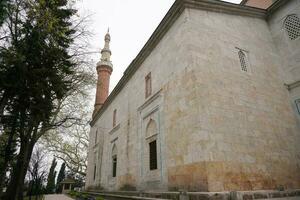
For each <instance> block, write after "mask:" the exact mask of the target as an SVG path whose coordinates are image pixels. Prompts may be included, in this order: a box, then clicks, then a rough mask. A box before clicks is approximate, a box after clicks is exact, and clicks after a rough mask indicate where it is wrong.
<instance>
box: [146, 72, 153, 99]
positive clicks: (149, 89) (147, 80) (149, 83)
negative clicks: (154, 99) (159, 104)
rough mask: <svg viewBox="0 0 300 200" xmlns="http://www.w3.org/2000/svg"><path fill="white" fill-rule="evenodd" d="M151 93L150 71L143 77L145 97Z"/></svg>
mask: <svg viewBox="0 0 300 200" xmlns="http://www.w3.org/2000/svg"><path fill="white" fill-rule="evenodd" d="M151 93H152V85H151V72H150V73H149V74H148V75H147V76H146V77H145V97H146V98H147V97H149V96H150V95H151Z"/></svg>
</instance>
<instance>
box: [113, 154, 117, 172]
mask: <svg viewBox="0 0 300 200" xmlns="http://www.w3.org/2000/svg"><path fill="white" fill-rule="evenodd" d="M112 161H113V169H112V170H113V171H112V177H116V176H117V155H114V156H113V157H112Z"/></svg>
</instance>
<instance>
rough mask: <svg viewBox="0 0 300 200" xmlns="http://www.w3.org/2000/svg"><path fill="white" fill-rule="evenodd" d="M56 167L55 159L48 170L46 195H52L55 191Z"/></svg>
mask: <svg viewBox="0 0 300 200" xmlns="http://www.w3.org/2000/svg"><path fill="white" fill-rule="evenodd" d="M56 165H57V162H56V159H55V158H54V159H53V160H52V164H51V167H50V170H49V174H48V179H47V186H46V193H47V194H53V193H54V191H55V177H56V171H55V167H56Z"/></svg>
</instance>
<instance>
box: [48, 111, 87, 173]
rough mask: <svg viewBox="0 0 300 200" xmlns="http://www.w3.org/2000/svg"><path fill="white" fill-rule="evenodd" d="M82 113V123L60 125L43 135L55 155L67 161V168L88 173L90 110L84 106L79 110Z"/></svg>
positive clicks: (73, 171)
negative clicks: (68, 125) (86, 110)
mask: <svg viewBox="0 0 300 200" xmlns="http://www.w3.org/2000/svg"><path fill="white" fill-rule="evenodd" d="M78 111H79V112H82V113H81V121H80V123H77V124H74V125H73V126H71V127H60V128H58V129H55V130H53V131H51V133H50V132H49V133H50V134H46V135H45V136H44V137H43V144H44V145H45V147H46V148H47V149H48V150H49V151H50V152H52V153H53V154H54V156H55V157H56V158H58V159H60V160H62V161H63V162H65V163H66V166H67V168H68V169H69V170H70V171H72V173H74V174H78V175H80V176H83V177H84V176H85V175H86V169H87V149H88V142H89V137H88V134H89V124H88V119H89V117H90V116H91V115H90V113H89V112H84V108H81V109H79V110H78Z"/></svg>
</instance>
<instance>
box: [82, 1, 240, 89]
mask: <svg viewBox="0 0 300 200" xmlns="http://www.w3.org/2000/svg"><path fill="white" fill-rule="evenodd" d="M228 1H229V2H232V3H239V2H240V1H241V0H228ZM173 3H174V0H80V1H79V2H78V3H77V6H78V9H79V14H80V15H81V16H84V15H87V14H88V15H90V21H91V22H90V27H89V28H90V31H91V32H92V33H93V36H92V38H91V51H99V52H100V49H101V48H102V47H103V45H104V35H105V33H106V31H107V28H108V27H109V29H110V34H111V51H112V57H111V59H112V63H113V69H114V70H113V73H112V75H111V81H110V91H112V89H113V88H114V87H115V85H116V84H117V83H118V81H119V80H120V78H121V77H122V75H123V72H124V71H125V69H126V68H127V67H128V65H129V64H130V62H131V61H132V60H133V59H134V58H135V57H136V55H137V54H138V52H139V51H140V50H141V48H142V47H143V45H144V44H145V43H146V42H147V40H148V39H149V37H150V36H151V34H152V33H153V31H154V30H155V28H156V27H157V26H158V24H159V22H160V21H161V20H162V18H163V17H164V15H165V14H166V13H167V11H168V10H169V8H170V7H171V5H172V4H173ZM89 56H91V57H92V59H93V61H94V62H93V63H95V66H96V62H98V61H99V59H100V53H99V54H93V55H89ZM95 73H96V71H95Z"/></svg>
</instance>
